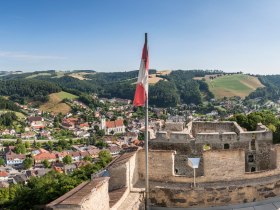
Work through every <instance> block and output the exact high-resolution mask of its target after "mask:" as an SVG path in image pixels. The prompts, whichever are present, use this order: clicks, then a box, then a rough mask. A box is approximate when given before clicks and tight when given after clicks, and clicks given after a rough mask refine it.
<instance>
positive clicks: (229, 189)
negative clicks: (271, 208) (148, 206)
mask: <svg viewBox="0 0 280 210" xmlns="http://www.w3.org/2000/svg"><path fill="white" fill-rule="evenodd" d="M279 178H280V177H277V179H275V180H271V181H267V182H257V183H255V184H251V183H248V184H245V183H244V184H242V185H238V186H237V185H234V184H231V183H228V184H227V185H225V186H208V187H206V186H205V187H198V188H195V189H191V188H189V187H188V186H186V187H184V185H183V184H181V185H180V187H179V186H176V185H169V186H163V187H157V188H152V189H151V191H150V199H151V202H152V204H153V205H155V206H162V207H181V208H187V207H209V206H224V205H229V204H240V203H247V202H255V201H260V200H264V199H267V198H270V197H275V196H277V195H280V181H279Z"/></svg>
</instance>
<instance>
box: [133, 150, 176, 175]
mask: <svg viewBox="0 0 280 210" xmlns="http://www.w3.org/2000/svg"><path fill="white" fill-rule="evenodd" d="M174 154H175V152H174V151H171V150H170V151H149V159H148V160H149V178H150V179H153V180H157V179H158V180H164V179H165V178H168V177H172V176H174ZM145 166H146V165H145V151H144V150H140V151H138V173H139V178H140V179H145Z"/></svg>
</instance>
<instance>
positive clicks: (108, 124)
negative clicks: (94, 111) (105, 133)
mask: <svg viewBox="0 0 280 210" xmlns="http://www.w3.org/2000/svg"><path fill="white" fill-rule="evenodd" d="M121 126H123V120H115V121H107V122H106V127H107V128H116V127H121Z"/></svg>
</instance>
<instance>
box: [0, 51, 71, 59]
mask: <svg viewBox="0 0 280 210" xmlns="http://www.w3.org/2000/svg"><path fill="white" fill-rule="evenodd" d="M1 57H2V58H15V59H25V60H63V59H67V58H66V57H62V56H53V55H34V54H29V53H25V52H8V51H0V58H1Z"/></svg>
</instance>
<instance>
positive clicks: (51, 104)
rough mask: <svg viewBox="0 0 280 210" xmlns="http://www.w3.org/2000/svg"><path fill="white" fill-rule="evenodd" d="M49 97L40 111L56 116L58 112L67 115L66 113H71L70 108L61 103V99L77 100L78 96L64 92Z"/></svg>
mask: <svg viewBox="0 0 280 210" xmlns="http://www.w3.org/2000/svg"><path fill="white" fill-rule="evenodd" d="M49 97H50V99H49V101H48V102H47V103H44V104H43V105H41V106H40V110H42V111H47V112H52V113H55V114H58V113H60V112H61V113H62V114H67V113H68V112H70V111H71V107H70V106H69V105H68V104H66V103H63V102H62V100H63V99H66V98H67V99H75V98H78V96H76V95H73V94H71V93H67V92H64V91H61V92H58V93H52V94H50V95H49Z"/></svg>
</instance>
